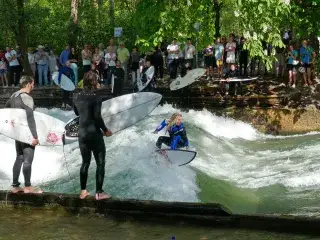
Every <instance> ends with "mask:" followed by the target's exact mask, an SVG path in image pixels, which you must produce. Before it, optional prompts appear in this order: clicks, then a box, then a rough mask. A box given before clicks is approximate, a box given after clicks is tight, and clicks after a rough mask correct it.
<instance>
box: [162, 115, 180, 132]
mask: <svg viewBox="0 0 320 240" xmlns="http://www.w3.org/2000/svg"><path fill="white" fill-rule="evenodd" d="M181 116H182V114H181V113H174V114H172V116H171V117H170V119H169V120H168V124H167V130H166V132H167V131H168V130H169V129H170V128H171V127H172V126H173V125H174V124H175V123H176V122H177V119H178V117H181Z"/></svg>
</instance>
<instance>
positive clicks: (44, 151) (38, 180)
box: [0, 105, 320, 212]
mask: <svg viewBox="0 0 320 240" xmlns="http://www.w3.org/2000/svg"><path fill="white" fill-rule="evenodd" d="M37 111H40V112H44V113H47V114H49V115H51V116H55V117H57V118H59V119H61V120H63V121H65V122H67V121H68V120H69V119H70V118H72V117H74V115H73V113H72V112H64V111H61V110H59V109H52V110H47V109H37ZM175 111H177V109H174V108H173V107H172V106H171V105H164V106H161V107H160V106H159V107H158V108H156V109H155V110H154V111H153V112H152V113H151V115H150V116H149V117H148V118H146V119H144V120H143V121H141V122H139V123H138V124H137V125H135V126H133V127H131V128H128V129H126V130H123V131H122V132H120V133H118V134H116V135H114V136H112V137H110V138H106V139H105V143H106V147H107V158H106V176H105V185H104V189H105V191H107V192H109V193H111V194H112V195H114V196H117V197H120V198H139V199H156V200H167V201H199V199H198V193H199V191H200V190H201V189H200V188H199V187H198V185H197V182H196V173H195V171H194V170H193V169H192V168H190V167H188V166H186V167H170V166H168V164H166V163H164V162H162V161H160V160H159V159H158V158H157V156H156V155H155V153H154V144H155V141H156V139H157V137H158V136H159V135H155V134H152V133H151V132H152V131H153V130H154V129H155V128H156V126H157V125H158V124H159V123H160V122H161V121H162V120H163V119H164V118H167V117H169V116H170V115H171V114H172V113H174V112H175ZM183 117H184V121H185V123H186V126H187V131H188V137H189V140H190V142H191V144H192V146H193V147H195V148H196V149H197V151H198V155H197V157H196V159H195V160H194V161H193V162H192V163H191V164H190V165H191V166H193V167H195V168H197V169H199V170H201V171H202V172H204V173H206V174H208V175H209V176H211V177H213V178H217V179H223V180H227V181H228V182H231V183H232V184H233V185H235V186H238V187H243V188H252V189H256V188H263V187H267V186H272V185H275V184H281V185H283V186H285V187H286V188H287V190H288V191H290V192H291V193H292V194H291V197H292V198H294V197H297V198H301V197H304V198H306V199H308V198H312V197H313V198H316V199H318V200H320V197H319V196H317V195H316V196H315V192H313V191H311V192H308V193H306V192H305V191H306V190H308V191H310V190H317V189H318V188H319V185H320V161H319V157H318V155H319V149H320V148H319V143H318V137H319V134H318V133H310V134H306V135H296V136H285V137H279V136H278V137H272V136H267V135H263V134H260V133H259V132H257V131H256V130H255V129H254V128H253V127H251V126H250V125H249V124H246V123H243V122H240V121H235V120H232V119H228V118H223V117H217V116H215V115H214V114H212V113H210V112H209V111H206V110H203V111H193V110H190V111H189V112H187V113H183ZM0 141H1V143H0V148H1V150H2V151H1V153H2V156H3V157H1V160H0V187H1V188H2V189H7V188H8V187H9V186H10V183H11V172H12V165H13V162H14V159H15V149H14V141H13V140H11V139H8V138H6V137H4V136H2V135H0ZM65 153H66V161H65V159H64V155H63V149H62V148H61V147H41V146H40V147H37V148H36V153H35V158H34V164H33V170H32V182H33V183H34V184H37V185H41V186H42V187H44V189H47V190H51V191H58V192H74V187H73V185H72V181H71V180H70V177H69V175H68V171H67V168H66V163H67V166H68V169H69V170H70V173H71V178H72V179H73V183H74V185H75V188H76V191H79V168H80V165H81V157H80V151H79V149H78V146H77V143H74V144H71V145H67V146H66V147H65ZM94 171H95V163H94V160H93V161H92V164H91V166H90V176H89V180H88V189H89V190H90V191H91V192H94V190H95V180H94V178H95V174H94ZM20 179H21V182H22V183H23V176H22V175H21V176H20ZM271 194H272V193H271ZM313 207H317V206H313ZM304 211H306V210H304ZM297 212H298V211H297Z"/></svg>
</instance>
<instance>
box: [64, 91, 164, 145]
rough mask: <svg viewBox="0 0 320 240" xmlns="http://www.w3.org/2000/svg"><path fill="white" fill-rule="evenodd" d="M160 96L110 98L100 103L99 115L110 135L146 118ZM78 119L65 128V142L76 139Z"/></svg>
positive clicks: (140, 94) (150, 93)
mask: <svg viewBox="0 0 320 240" xmlns="http://www.w3.org/2000/svg"><path fill="white" fill-rule="evenodd" d="M161 99H162V95H161V94H158V93H152V92H142V93H131V94H126V95H122V96H120V97H116V98H112V99H109V100H107V101H104V102H103V103H102V110H101V115H102V118H103V120H104V122H105V124H106V126H107V128H108V129H109V130H110V131H112V133H116V132H119V131H121V130H123V129H125V128H127V127H130V126H132V125H134V124H136V123H137V122H139V121H140V120H142V119H143V118H145V117H146V116H148V115H149V114H150V113H151V112H152V111H153V110H154V109H155V108H156V107H157V106H158V104H159V102H160V101H161ZM78 127H79V117H76V118H74V119H71V120H70V121H69V122H67V124H66V126H65V130H66V135H65V136H66V140H67V141H69V140H74V139H75V138H77V137H78Z"/></svg>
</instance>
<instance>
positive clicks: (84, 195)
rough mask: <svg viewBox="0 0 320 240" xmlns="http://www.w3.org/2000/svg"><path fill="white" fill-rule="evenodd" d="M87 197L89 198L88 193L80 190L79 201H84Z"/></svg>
mask: <svg viewBox="0 0 320 240" xmlns="http://www.w3.org/2000/svg"><path fill="white" fill-rule="evenodd" d="M88 196H90V193H89V192H88V191H87V190H82V191H81V194H80V199H85V198H86V197H88Z"/></svg>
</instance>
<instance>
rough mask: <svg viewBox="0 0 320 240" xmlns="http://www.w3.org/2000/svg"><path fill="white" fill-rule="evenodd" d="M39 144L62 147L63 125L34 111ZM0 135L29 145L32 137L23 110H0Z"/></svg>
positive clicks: (61, 122)
mask: <svg viewBox="0 0 320 240" xmlns="http://www.w3.org/2000/svg"><path fill="white" fill-rule="evenodd" d="M34 118H35V121H36V128H37V133H38V139H39V143H40V145H42V146H61V145H63V133H64V126H65V123H64V122H63V121H60V120H59V119H57V118H54V117H51V116H49V115H47V114H44V113H40V112H36V111H34ZM0 134H3V135H5V136H7V137H9V138H12V139H14V140H17V141H20V142H24V143H28V144H31V143H32V140H33V136H32V134H31V131H30V129H29V126H28V122H27V114H26V111H25V110H23V109H12V108H3V109H0Z"/></svg>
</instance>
